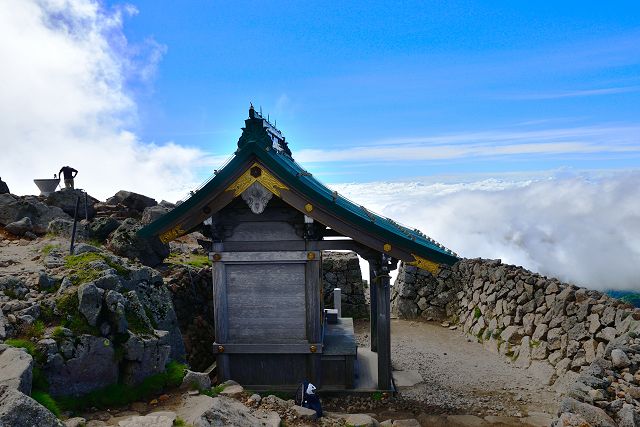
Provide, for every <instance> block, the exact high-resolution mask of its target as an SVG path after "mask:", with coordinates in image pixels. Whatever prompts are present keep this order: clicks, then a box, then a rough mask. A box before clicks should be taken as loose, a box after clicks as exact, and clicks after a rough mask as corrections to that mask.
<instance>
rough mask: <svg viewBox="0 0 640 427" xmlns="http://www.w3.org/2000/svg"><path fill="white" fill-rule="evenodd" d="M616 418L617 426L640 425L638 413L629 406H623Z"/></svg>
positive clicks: (636, 426) (630, 426)
mask: <svg viewBox="0 0 640 427" xmlns="http://www.w3.org/2000/svg"><path fill="white" fill-rule="evenodd" d="M616 418H617V420H618V427H638V426H640V414H639V413H638V412H637V411H635V410H634V409H633V408H632V407H631V406H625V407H623V408H622V409H621V410H620V411H618V413H617V415H616Z"/></svg>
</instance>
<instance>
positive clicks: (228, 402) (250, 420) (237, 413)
mask: <svg viewBox="0 0 640 427" xmlns="http://www.w3.org/2000/svg"><path fill="white" fill-rule="evenodd" d="M256 415H257V416H256ZM198 421H199V422H198V423H197V425H200V426H202V427H212V426H246V427H266V426H274V427H277V426H279V425H280V417H279V416H278V414H277V413H275V412H260V411H256V414H253V413H251V411H250V409H249V408H247V407H246V406H244V405H243V404H242V403H240V402H238V401H237V400H234V399H232V398H230V397H224V396H219V397H216V398H214V399H213V401H212V403H211V408H210V409H208V410H207V411H206V412H204V413H203V414H202V416H201V417H200V419H199V420H198Z"/></svg>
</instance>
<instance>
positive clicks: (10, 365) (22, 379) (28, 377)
mask: <svg viewBox="0 0 640 427" xmlns="http://www.w3.org/2000/svg"><path fill="white" fill-rule="evenodd" d="M32 371H33V357H31V355H30V354H29V353H27V352H26V351H25V350H24V349H22V348H13V347H9V348H7V349H6V350H4V351H3V352H2V353H0V386H1V385H5V386H8V387H11V388H13V389H16V390H18V391H20V392H22V393H25V394H31V381H32V378H33V374H32Z"/></svg>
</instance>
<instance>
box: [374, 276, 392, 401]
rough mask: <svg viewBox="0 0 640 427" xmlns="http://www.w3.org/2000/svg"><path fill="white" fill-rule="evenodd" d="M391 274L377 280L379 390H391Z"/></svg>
mask: <svg viewBox="0 0 640 427" xmlns="http://www.w3.org/2000/svg"><path fill="white" fill-rule="evenodd" d="M389 281H390V277H389V274H382V275H379V276H378V277H377V278H376V293H377V294H378V295H377V297H378V301H377V302H378V304H377V306H378V316H377V318H378V321H377V325H376V326H377V329H378V330H377V334H376V335H377V337H378V343H377V344H378V349H377V350H378V388H379V389H380V390H391V317H390V311H391V304H390V292H389Z"/></svg>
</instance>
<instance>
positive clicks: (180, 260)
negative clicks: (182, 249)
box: [166, 253, 211, 268]
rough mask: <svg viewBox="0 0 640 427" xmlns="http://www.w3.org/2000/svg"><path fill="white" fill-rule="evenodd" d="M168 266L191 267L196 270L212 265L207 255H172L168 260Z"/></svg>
mask: <svg viewBox="0 0 640 427" xmlns="http://www.w3.org/2000/svg"><path fill="white" fill-rule="evenodd" d="M166 262H167V264H175V265H190V266H191V267H195V268H203V267H208V266H210V265H211V261H209V257H208V256H207V255H197V254H178V253H171V254H169V256H168V257H167V259H166Z"/></svg>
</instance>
